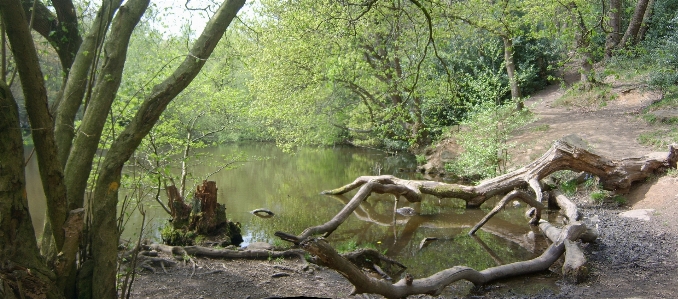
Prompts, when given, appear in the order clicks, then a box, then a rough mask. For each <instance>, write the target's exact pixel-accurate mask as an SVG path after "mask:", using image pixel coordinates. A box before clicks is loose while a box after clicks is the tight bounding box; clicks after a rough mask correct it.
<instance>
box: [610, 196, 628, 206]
mask: <svg viewBox="0 0 678 299" xmlns="http://www.w3.org/2000/svg"><path fill="white" fill-rule="evenodd" d="M612 200H613V201H614V202H615V203H616V204H617V205H618V206H623V205H625V204H626V197H624V196H621V195H615V196H614V197H612Z"/></svg>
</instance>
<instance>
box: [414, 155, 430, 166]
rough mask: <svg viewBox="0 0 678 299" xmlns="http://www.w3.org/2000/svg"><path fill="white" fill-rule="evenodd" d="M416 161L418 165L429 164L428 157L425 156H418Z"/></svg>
mask: <svg viewBox="0 0 678 299" xmlns="http://www.w3.org/2000/svg"><path fill="white" fill-rule="evenodd" d="M416 159H417V165H424V164H426V162H427V161H426V155H423V154H422V155H416Z"/></svg>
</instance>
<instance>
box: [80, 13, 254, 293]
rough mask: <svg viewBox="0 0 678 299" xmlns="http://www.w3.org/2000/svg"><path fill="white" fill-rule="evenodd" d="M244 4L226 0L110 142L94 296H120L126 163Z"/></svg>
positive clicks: (97, 193)
mask: <svg viewBox="0 0 678 299" xmlns="http://www.w3.org/2000/svg"><path fill="white" fill-rule="evenodd" d="M244 4H245V1H244V0H228V1H226V2H224V3H222V5H221V6H220V7H219V9H218V10H217V12H216V13H215V14H214V16H213V17H212V18H211V19H210V21H209V22H207V25H206V27H205V29H204V30H203V33H202V34H201V35H200V37H198V39H197V40H196V42H195V43H194V45H193V47H192V48H191V51H190V53H191V55H187V57H186V59H185V60H184V61H183V62H182V64H181V65H180V66H179V67H178V68H177V69H176V70H175V71H174V72H173V74H172V75H170V76H169V77H168V78H167V79H165V80H164V81H163V82H162V83H160V84H158V85H156V86H155V87H154V88H153V90H152V91H151V94H150V95H149V96H148V97H147V98H146V99H145V100H144V102H143V103H142V104H141V106H140V107H139V109H138V111H137V113H136V115H135V117H134V118H133V119H132V121H131V122H130V124H129V125H128V126H127V127H126V128H125V130H123V132H121V133H120V135H119V136H118V138H116V140H115V141H113V143H112V144H111V148H110V150H109V151H108V153H107V155H106V158H105V159H104V162H103V163H102V165H101V168H100V175H99V177H98V179H97V183H96V186H95V189H94V198H96V199H97V200H95V201H93V206H92V214H93V220H92V227H91V234H92V236H93V237H92V259H93V261H94V272H93V277H92V281H93V286H92V293H93V298H115V296H116V288H115V273H116V268H115V263H116V258H117V251H116V248H117V246H118V243H117V242H118V229H117V226H116V221H115V220H116V206H117V202H118V197H117V188H118V187H119V186H120V177H121V172H122V167H123V165H124V164H125V162H126V161H127V160H128V159H129V158H130V157H131V156H132V153H133V152H134V151H135V149H136V148H137V147H138V146H139V144H140V143H141V140H142V139H143V138H144V137H145V136H146V135H147V134H148V132H149V131H150V130H151V129H152V128H153V125H154V124H155V123H156V122H157V120H158V118H159V117H160V115H161V114H162V113H163V112H164V111H165V108H167V105H168V104H169V103H170V102H171V101H172V99H174V98H175V97H176V96H177V94H179V93H180V92H181V91H182V90H184V89H185V88H186V86H188V84H189V83H191V81H192V80H193V79H194V78H195V76H197V74H198V72H199V71H200V70H201V68H202V66H203V65H204V64H205V61H206V59H207V58H208V57H209V56H210V55H211V54H212V52H213V50H214V48H215V47H216V45H217V43H218V42H219V40H220V39H221V37H222V36H223V34H224V32H225V30H226V28H227V27H228V26H229V24H230V23H231V21H232V20H233V18H235V16H236V14H237V12H238V11H239V10H240V8H242V6H243V5H244ZM196 58H198V59H196Z"/></svg>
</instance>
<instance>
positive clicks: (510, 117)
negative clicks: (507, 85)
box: [445, 101, 533, 178]
mask: <svg viewBox="0 0 678 299" xmlns="http://www.w3.org/2000/svg"><path fill="white" fill-rule="evenodd" d="M515 106H516V103H515V102H513V101H509V102H507V103H505V104H503V105H495V104H494V103H488V102H485V103H481V104H480V105H477V106H476V107H474V108H473V109H472V110H471V112H470V113H469V117H468V118H467V119H466V120H465V121H463V122H462V124H461V126H462V128H463V129H462V130H461V131H460V132H459V133H457V134H456V139H457V141H458V143H459V145H461V146H462V148H463V149H464V152H462V153H461V154H460V155H459V157H457V159H456V160H455V161H453V162H452V163H448V164H447V165H445V170H447V171H448V172H453V173H455V174H456V175H459V176H464V177H476V176H480V177H481V178H485V177H493V176H496V175H498V174H502V173H505V172H506V170H507V169H506V167H507V161H509V158H510V157H509V155H508V152H509V149H511V148H513V147H514V146H515V144H512V143H509V142H508V138H509V135H510V134H511V133H512V132H513V131H515V130H516V129H518V128H520V127H522V126H524V125H525V124H527V123H529V122H531V121H532V120H533V115H532V114H531V113H530V112H529V111H527V110H522V111H516V110H515Z"/></svg>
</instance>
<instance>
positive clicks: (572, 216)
mask: <svg viewBox="0 0 678 299" xmlns="http://www.w3.org/2000/svg"><path fill="white" fill-rule="evenodd" d="M553 195H555V198H556V202H557V203H558V207H560V210H561V211H562V214H564V215H565V217H566V218H567V221H569V222H573V221H579V220H581V214H579V210H578V209H577V205H576V204H575V203H573V202H572V201H571V200H570V199H569V198H567V197H566V196H565V195H563V194H562V193H560V192H559V191H554V192H553Z"/></svg>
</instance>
